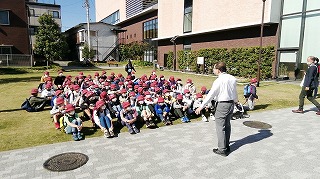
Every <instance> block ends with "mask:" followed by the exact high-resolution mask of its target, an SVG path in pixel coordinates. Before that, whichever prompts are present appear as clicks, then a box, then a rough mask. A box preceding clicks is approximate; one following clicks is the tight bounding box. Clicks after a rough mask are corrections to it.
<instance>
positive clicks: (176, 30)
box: [158, 0, 281, 38]
mask: <svg viewBox="0 0 320 179" xmlns="http://www.w3.org/2000/svg"><path fill="white" fill-rule="evenodd" d="M262 4H263V3H262V0H237V1H231V0H224V1H222V0H193V14H192V16H193V17H192V33H199V32H208V31H215V30H223V29H228V28H235V27H242V26H249V25H255V24H260V23H261V15H262ZM265 5H266V8H265V19H264V21H265V23H268V22H275V23H278V22H279V19H280V6H281V0H267V1H266V3H265ZM183 11H184V0H174V1H172V0H159V10H158V15H159V38H167V37H172V36H175V35H182V34H183V16H184V12H183Z"/></svg>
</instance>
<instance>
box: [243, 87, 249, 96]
mask: <svg viewBox="0 0 320 179" xmlns="http://www.w3.org/2000/svg"><path fill="white" fill-rule="evenodd" d="M249 94H251V85H250V84H246V85H245V86H244V88H243V95H244V96H247V95H249Z"/></svg>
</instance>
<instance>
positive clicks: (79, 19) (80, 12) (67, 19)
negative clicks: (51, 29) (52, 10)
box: [38, 0, 96, 32]
mask: <svg viewBox="0 0 320 179" xmlns="http://www.w3.org/2000/svg"><path fill="white" fill-rule="evenodd" d="M84 1H85V0H55V2H56V4H58V5H61V21H62V27H61V30H62V32H64V31H66V30H68V29H70V28H71V27H74V26H76V25H78V24H79V23H85V22H87V18H86V9H85V8H84V7H83V6H84ZM38 2H44V3H53V2H54V0H38ZM94 2H95V0H89V4H90V10H89V12H90V19H91V20H90V22H95V19H96V15H95V6H94Z"/></svg>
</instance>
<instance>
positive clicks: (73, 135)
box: [72, 133, 79, 141]
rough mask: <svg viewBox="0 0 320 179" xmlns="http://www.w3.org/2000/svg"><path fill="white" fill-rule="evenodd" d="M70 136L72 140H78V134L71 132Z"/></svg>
mask: <svg viewBox="0 0 320 179" xmlns="http://www.w3.org/2000/svg"><path fill="white" fill-rule="evenodd" d="M72 138H73V140H74V141H78V140H79V138H78V135H77V134H76V133H74V134H72Z"/></svg>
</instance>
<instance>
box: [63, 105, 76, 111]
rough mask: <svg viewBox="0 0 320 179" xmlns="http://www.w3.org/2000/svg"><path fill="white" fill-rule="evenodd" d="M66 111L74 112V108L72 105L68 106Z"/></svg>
mask: <svg viewBox="0 0 320 179" xmlns="http://www.w3.org/2000/svg"><path fill="white" fill-rule="evenodd" d="M65 109H66V112H70V111H74V106H73V105H72V104H67V105H66V107H65Z"/></svg>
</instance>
